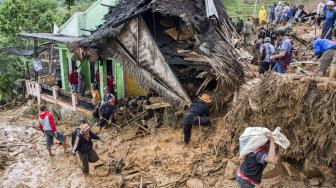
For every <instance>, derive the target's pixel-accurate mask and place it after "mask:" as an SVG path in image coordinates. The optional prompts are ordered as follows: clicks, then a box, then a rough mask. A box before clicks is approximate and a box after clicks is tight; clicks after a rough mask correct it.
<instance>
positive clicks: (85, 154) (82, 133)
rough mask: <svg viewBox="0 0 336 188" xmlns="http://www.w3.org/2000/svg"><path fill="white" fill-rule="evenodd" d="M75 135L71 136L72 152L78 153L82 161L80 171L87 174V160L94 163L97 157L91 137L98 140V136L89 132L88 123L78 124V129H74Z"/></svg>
mask: <svg viewBox="0 0 336 188" xmlns="http://www.w3.org/2000/svg"><path fill="white" fill-rule="evenodd" d="M75 134H76V135H75V137H74V138H73V140H72V141H73V143H72V144H73V148H72V154H76V152H77V153H78V156H79V158H80V160H81V161H82V171H83V173H84V174H85V175H88V174H89V162H90V163H95V162H97V161H98V160H99V157H98V155H97V153H96V151H95V150H93V148H92V146H93V142H92V139H95V140H100V138H99V137H98V136H97V135H96V134H94V133H93V132H91V127H90V126H89V125H88V124H82V125H80V127H79V129H76V130H75Z"/></svg>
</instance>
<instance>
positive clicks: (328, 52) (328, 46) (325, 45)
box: [313, 39, 336, 77]
mask: <svg viewBox="0 0 336 188" xmlns="http://www.w3.org/2000/svg"><path fill="white" fill-rule="evenodd" d="M313 48H314V55H315V56H316V58H317V59H319V63H320V64H319V67H318V72H317V74H318V76H321V77H322V76H324V75H325V73H326V72H327V69H328V67H329V65H330V64H331V63H333V65H332V69H333V70H335V69H336V65H335V62H333V59H334V54H335V50H336V42H333V41H331V40H329V39H316V40H314V41H313ZM331 72H333V71H331Z"/></svg>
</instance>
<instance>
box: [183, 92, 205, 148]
mask: <svg viewBox="0 0 336 188" xmlns="http://www.w3.org/2000/svg"><path fill="white" fill-rule="evenodd" d="M210 102H211V99H210V96H209V95H207V94H203V95H202V96H201V97H199V98H198V99H197V100H196V101H194V102H193V103H192V104H191V106H190V109H189V111H188V112H187V113H186V115H185V116H184V118H183V121H182V126H183V133H184V140H183V143H184V144H189V142H190V137H191V128H192V125H195V124H196V125H198V124H199V123H200V124H202V125H208V124H210V119H209V116H210V111H209V106H208V104H209V103H210Z"/></svg>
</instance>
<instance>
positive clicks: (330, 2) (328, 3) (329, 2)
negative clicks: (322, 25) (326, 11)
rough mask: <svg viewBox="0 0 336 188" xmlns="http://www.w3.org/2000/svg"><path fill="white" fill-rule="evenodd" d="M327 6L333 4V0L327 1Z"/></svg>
mask: <svg viewBox="0 0 336 188" xmlns="http://www.w3.org/2000/svg"><path fill="white" fill-rule="evenodd" d="M327 6H335V2H334V1H328V2H327Z"/></svg>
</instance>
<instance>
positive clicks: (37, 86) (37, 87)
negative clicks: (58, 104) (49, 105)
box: [34, 82, 41, 105]
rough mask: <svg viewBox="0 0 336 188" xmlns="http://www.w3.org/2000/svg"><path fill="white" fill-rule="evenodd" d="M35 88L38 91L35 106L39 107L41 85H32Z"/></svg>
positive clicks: (36, 83)
mask: <svg viewBox="0 0 336 188" xmlns="http://www.w3.org/2000/svg"><path fill="white" fill-rule="evenodd" d="M34 84H35V86H36V89H37V90H38V92H37V104H38V105H41V85H40V84H39V83H38V82H35V83H34Z"/></svg>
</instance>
